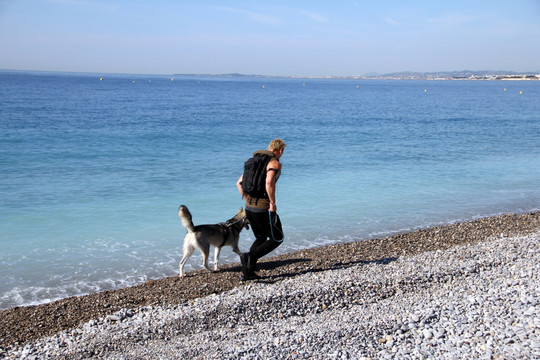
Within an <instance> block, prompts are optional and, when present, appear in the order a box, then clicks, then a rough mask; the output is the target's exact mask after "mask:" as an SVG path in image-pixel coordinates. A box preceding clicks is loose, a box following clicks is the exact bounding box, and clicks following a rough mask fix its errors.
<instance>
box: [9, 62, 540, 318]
mask: <svg viewBox="0 0 540 360" xmlns="http://www.w3.org/2000/svg"><path fill="white" fill-rule="evenodd" d="M274 138H282V139H283V140H284V141H285V142H286V143H287V148H286V149H285V152H284V155H283V157H282V159H281V160H282V163H283V170H282V175H281V178H280V179H279V182H278V190H277V210H278V213H279V215H280V217H281V220H282V223H283V230H284V233H285V241H284V242H283V244H282V245H281V246H280V247H279V248H278V249H277V250H276V251H275V252H274V253H273V254H276V255H277V254H282V253H287V252H292V251H295V250H300V249H305V248H311V247H317V246H323V245H328V244H335V243H343V242H350V241H362V240H366V239H370V238H383V237H386V236H388V235H392V234H396V233H400V232H407V231H412V230H415V229H420V228H426V227H430V226H435V225H444V224H449V223H455V222H460V221H467V220H471V219H475V218H480V217H487V216H494V215H498V214H503V213H524V212H531V211H538V210H539V208H540V81H420V80H410V81H408V80H353V79H301V78H298V79H296V78H268V77H247V76H214V77H213V76H195V75H193V76H176V77H175V76H173V75H159V76H158V75H126V74H119V75H115V74H88V73H55V72H24V71H0V309H7V308H12V307H17V306H27V305H35V304H40V303H45V302H50V301H54V300H56V299H61V298H65V297H70V296H78V295H84V294H89V293H93V292H99V291H104V290H109V289H118V288H122V287H127V286H132V285H136V284H140V283H143V282H145V281H147V280H149V279H159V278H164V277H169V276H176V275H177V274H178V262H179V261H180V258H181V256H182V242H183V238H184V236H185V233H186V230H185V228H184V227H183V226H182V223H181V221H180V219H179V218H178V207H179V206H180V205H181V204H184V205H186V206H187V207H188V208H189V209H190V211H191V213H192V214H193V220H194V223H195V224H196V225H198V224H209V223H218V222H222V221H225V220H227V219H229V218H230V217H232V216H233V215H234V214H235V213H236V211H237V210H238V209H239V208H240V207H242V206H243V205H244V204H243V202H242V200H241V197H240V194H239V193H238V191H237V189H236V181H237V179H238V177H239V176H240V175H241V173H242V170H243V164H244V162H245V161H246V160H247V159H248V158H249V157H250V156H251V154H252V152H253V151H255V150H260V149H265V148H266V147H267V146H268V143H269V142H270V141H271V140H272V139H274ZM253 240H254V238H253V234H252V233H251V230H249V231H244V232H242V234H241V237H240V248H241V249H242V250H248V249H249V246H250V244H251V242H252V241H253ZM220 260H221V261H220V262H221V263H222V264H226V263H235V262H239V258H238V256H237V255H236V254H234V253H233V252H232V251H231V249H230V248H229V247H226V248H224V250H223V251H222V253H221V259H220ZM199 269H202V257H201V254H200V252H198V251H197V252H196V253H195V254H194V255H193V256H192V257H191V258H190V259H189V261H188V263H187V265H186V270H187V271H193V270H199Z"/></svg>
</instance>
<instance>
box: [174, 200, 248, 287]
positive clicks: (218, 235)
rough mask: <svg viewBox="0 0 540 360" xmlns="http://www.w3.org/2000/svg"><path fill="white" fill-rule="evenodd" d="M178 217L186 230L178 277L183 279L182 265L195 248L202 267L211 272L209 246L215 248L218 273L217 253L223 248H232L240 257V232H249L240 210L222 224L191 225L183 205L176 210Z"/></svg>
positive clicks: (215, 267)
mask: <svg viewBox="0 0 540 360" xmlns="http://www.w3.org/2000/svg"><path fill="white" fill-rule="evenodd" d="M178 216H179V217H180V219H181V220H182V224H183V225H184V227H185V228H186V230H187V234H186V237H185V238H184V254H183V256H182V260H180V264H179V268H180V275H179V277H180V278H182V277H184V264H185V263H186V261H187V260H188V259H189V257H190V256H191V255H193V252H194V251H195V248H199V250H201V252H202V255H203V265H204V267H205V268H206V269H207V270H209V271H212V270H211V269H210V268H209V267H208V256H209V254H210V245H212V246H214V247H215V250H214V270H213V271H218V261H219V253H220V251H221V248H222V247H223V246H232V250H233V251H234V252H235V253H237V254H238V255H241V254H242V252H241V251H240V249H239V248H238V239H239V238H240V232H241V231H242V229H244V228H246V229H248V230H249V221H248V219H247V216H246V212H245V211H244V210H243V209H242V208H240V210H238V212H237V213H236V215H235V216H234V217H232V218H231V219H229V220H227V221H226V222H224V223H219V224H213V225H197V226H194V225H193V219H192V216H191V213H190V212H189V210H188V208H187V207H186V206H184V205H180V208H179V209H178Z"/></svg>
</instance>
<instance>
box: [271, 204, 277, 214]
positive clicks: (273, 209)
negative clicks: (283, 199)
mask: <svg viewBox="0 0 540 360" xmlns="http://www.w3.org/2000/svg"><path fill="white" fill-rule="evenodd" d="M270 212H277V205H276V204H273V203H270Z"/></svg>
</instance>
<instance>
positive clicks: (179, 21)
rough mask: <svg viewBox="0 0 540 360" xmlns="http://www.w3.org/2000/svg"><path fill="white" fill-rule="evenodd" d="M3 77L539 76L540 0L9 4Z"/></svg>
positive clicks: (28, 0)
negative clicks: (22, 73) (36, 73)
mask: <svg viewBox="0 0 540 360" xmlns="http://www.w3.org/2000/svg"><path fill="white" fill-rule="evenodd" d="M0 69H14V70H51V71H81V72H97V73H143V74H173V73H197V74H200V73H205V74H223V73H243V74H262V75H308V76H309V75H312V76H324V75H336V76H341V75H358V74H365V73H370V72H377V73H388V72H395V71H422V72H424V71H450V70H465V69H467V70H512V71H517V72H526V71H527V72H528V71H534V72H540V0H512V1H510V0H451V1H439V0H407V1H404V0H377V1H374V0H369V1H363V0H356V1H354V0H353V1H341V0H334V1H319V0H309V1H294V0H268V1H255V0H253V1H217V0H215V1H212V0H206V1H205V0H202V1H197V0H192V1H191V0H190V1H188V0H185V1H184V0H166V1H165V0H152V1H150V0H148V1H142V0H140V1H137V0H132V1H128V0H0Z"/></svg>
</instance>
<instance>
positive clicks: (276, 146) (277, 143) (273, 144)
mask: <svg viewBox="0 0 540 360" xmlns="http://www.w3.org/2000/svg"><path fill="white" fill-rule="evenodd" d="M286 146H287V144H285V142H284V141H283V140H281V139H274V140H272V141H270V145H268V151H274V150H280V149H285V147H286Z"/></svg>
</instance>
